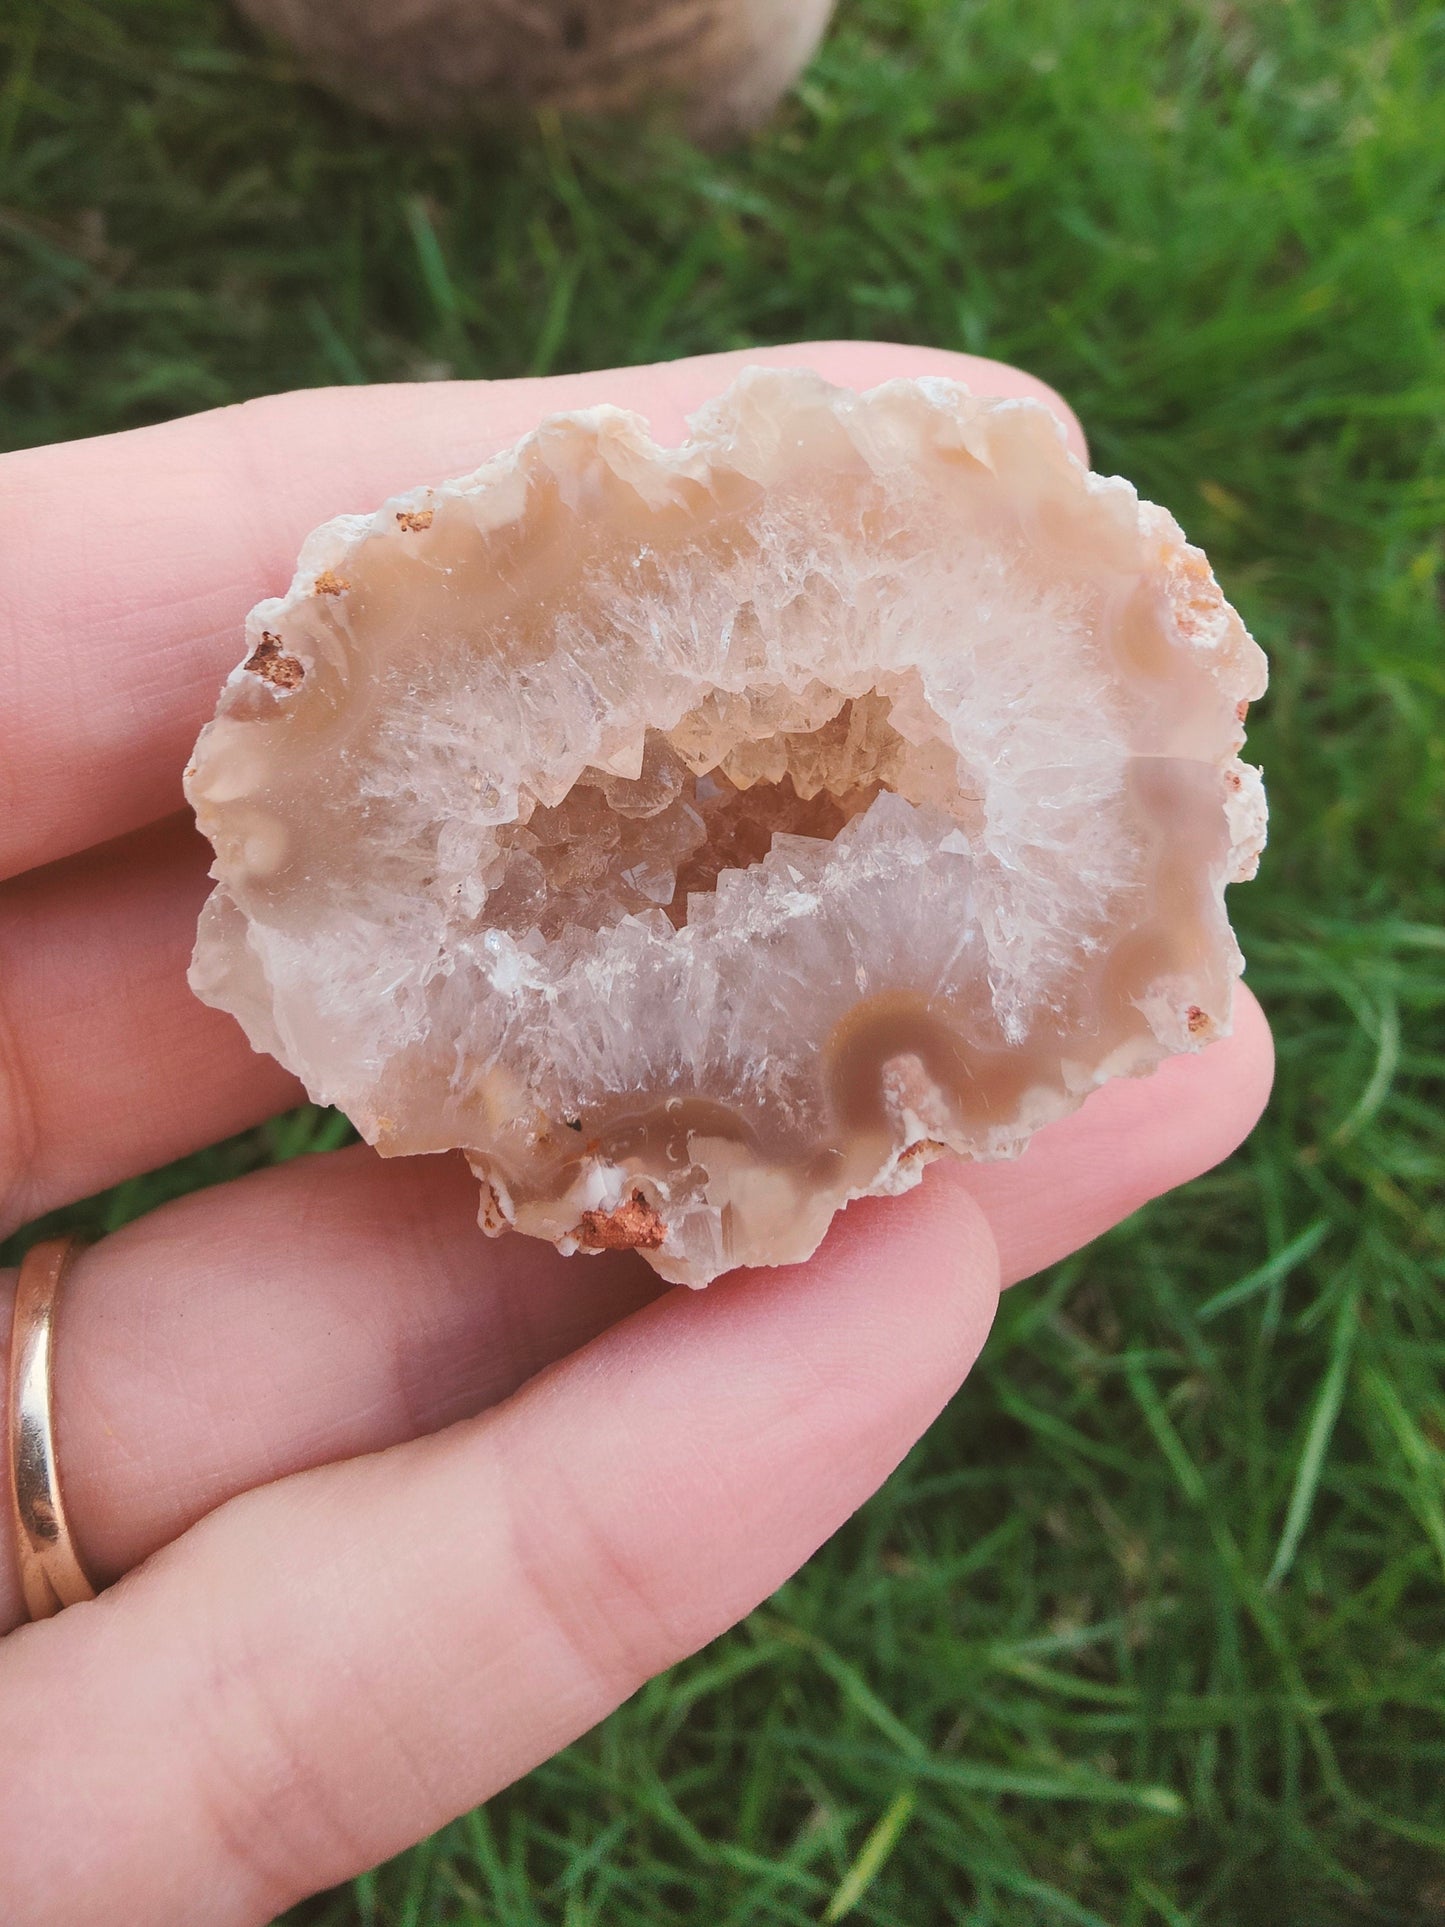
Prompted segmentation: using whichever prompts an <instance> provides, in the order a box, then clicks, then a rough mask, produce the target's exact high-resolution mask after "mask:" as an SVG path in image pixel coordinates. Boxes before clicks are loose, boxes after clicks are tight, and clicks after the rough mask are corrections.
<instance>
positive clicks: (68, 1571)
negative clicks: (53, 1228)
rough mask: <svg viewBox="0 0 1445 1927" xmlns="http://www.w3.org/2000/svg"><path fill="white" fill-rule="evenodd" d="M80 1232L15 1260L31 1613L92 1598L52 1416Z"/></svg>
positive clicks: (19, 1501)
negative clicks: (60, 1311) (64, 1491)
mask: <svg viewBox="0 0 1445 1927" xmlns="http://www.w3.org/2000/svg"><path fill="white" fill-rule="evenodd" d="M79 1249H80V1240H79V1239H78V1238H50V1239H47V1240H46V1241H45V1242H44V1243H43V1244H38V1245H32V1246H31V1248H30V1250H29V1251H27V1252H26V1254H25V1256H24V1258H23V1259H22V1260H21V1264H20V1278H19V1281H18V1283H17V1284H16V1287H15V1311H14V1315H13V1320H12V1323H11V1326H10V1424H9V1434H10V1500H11V1506H12V1509H13V1513H14V1518H15V1550H16V1553H17V1556H18V1558H19V1561H20V1583H21V1586H22V1588H23V1589H24V1593H25V1605H26V1608H27V1610H28V1611H29V1614H30V1617H31V1618H32V1619H49V1618H50V1616H51V1614H52V1613H58V1612H59V1611H60V1609H61V1607H62V1606H74V1605H78V1604H79V1603H80V1601H81V1600H83V1599H94V1597H95V1587H94V1586H92V1585H91V1583H90V1581H89V1579H87V1577H86V1575H85V1569H84V1567H83V1566H82V1565H81V1563H80V1560H79V1558H78V1556H77V1554H76V1550H75V1546H74V1544H73V1543H72V1541H71V1537H70V1527H69V1526H68V1525H67V1524H66V1521H65V1507H64V1505H63V1504H62V1503H61V1498H60V1474H59V1471H58V1470H57V1468H56V1463H55V1427H54V1425H53V1423H52V1421H51V1383H52V1378H53V1359H54V1352H55V1307H56V1303H57V1300H58V1299H59V1296H60V1286H61V1283H62V1281H63V1279H64V1277H65V1273H66V1270H67V1268H68V1266H69V1264H70V1261H71V1259H72V1258H73V1257H74V1256H75V1253H76V1252H77V1251H78V1250H79Z"/></svg>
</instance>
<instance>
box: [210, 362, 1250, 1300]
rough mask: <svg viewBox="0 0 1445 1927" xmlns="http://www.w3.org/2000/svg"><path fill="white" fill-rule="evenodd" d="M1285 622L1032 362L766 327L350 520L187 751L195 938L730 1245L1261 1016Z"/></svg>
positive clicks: (254, 987)
mask: <svg viewBox="0 0 1445 1927" xmlns="http://www.w3.org/2000/svg"><path fill="white" fill-rule="evenodd" d="M1264 681H1265V673H1264V661H1263V658H1262V656H1261V654H1260V652H1259V650H1258V649H1257V648H1256V646H1255V645H1254V643H1253V642H1252V641H1251V640H1250V638H1249V636H1248V635H1247V634H1246V633H1245V630H1244V628H1243V626H1242V625H1241V623H1240V621H1239V618H1238V617H1237V616H1236V615H1235V614H1234V612H1233V610H1231V609H1230V608H1229V606H1228V605H1227V604H1226V603H1225V601H1224V600H1223V598H1222V596H1221V595H1220V592H1219V590H1218V588H1217V587H1216V585H1215V582H1214V579H1213V576H1212V575H1211V573H1210V571H1209V567H1208V564H1207V563H1206V561H1205V559H1204V557H1203V556H1202V555H1201V553H1200V552H1199V551H1198V550H1197V549H1195V548H1191V547H1190V546H1189V545H1188V544H1187V543H1186V542H1185V540H1184V538H1183V536H1182V534H1181V532H1180V530H1179V527H1178V525H1177V524H1176V523H1175V521H1174V520H1173V518H1172V517H1171V516H1170V515H1168V514H1167V513H1166V512H1165V511H1164V510H1162V509H1159V508H1155V507H1153V506H1151V505H1150V504H1148V503H1145V502H1141V501H1140V500H1139V498H1138V496H1137V495H1136V494H1135V491H1134V490H1133V488H1132V487H1130V485H1129V484H1128V483H1127V482H1124V481H1121V480H1119V479H1118V478H1104V477H1100V476H1095V475H1091V474H1089V473H1088V472H1087V471H1086V470H1085V469H1084V467H1083V466H1082V465H1081V464H1080V463H1079V462H1078V461H1077V460H1076V458H1075V457H1074V456H1073V455H1072V454H1071V453H1070V451H1069V450H1068V448H1067V447H1066V446H1065V443H1064V440H1063V437H1062V434H1061V431H1060V429H1059V427H1058V424H1057V422H1056V421H1055V419H1054V417H1053V416H1052V415H1051V414H1050V413H1049V412H1048V411H1047V410H1046V409H1045V408H1044V407H1042V406H1041V405H1039V404H1037V403H1034V402H1030V401H1017V400H1007V401H1003V400H994V399H990V398H988V397H986V396H973V395H971V394H970V393H969V392H968V391H967V390H966V389H965V388H963V387H961V386H959V385H958V384H956V383H953V382H948V381H941V380H921V381H895V382H890V383H888V384H886V385H885V386H884V387H881V388H877V389H874V390H873V391H872V392H871V393H869V394H866V395H857V394H854V393H852V392H850V391H847V390H843V389H839V388H834V387H831V386H829V385H828V384H827V383H825V382H824V381H822V380H820V379H819V378H818V377H816V376H814V375H811V374H807V373H803V372H794V373H788V372H779V371H775V370H763V369H754V370H750V371H749V372H747V373H746V374H744V375H743V376H742V377H741V378H740V379H739V380H738V381H737V382H736V383H735V385H734V386H733V387H732V388H731V389H730V390H729V391H728V392H727V393H726V394H725V395H723V396H722V397H721V399H720V400H718V401H716V402H715V403H713V404H712V405H711V406H709V407H708V408H706V409H705V410H703V411H702V412H701V413H700V414H699V415H697V416H696V417H695V418H694V420H693V422H692V437H691V439H690V440H689V441H688V442H687V443H686V444H684V446H682V447H681V448H675V449H663V448H660V447H658V446H656V445H655V444H654V443H653V441H652V440H651V438H650V436H649V434H648V431H647V427H646V424H645V423H644V422H643V421H641V420H640V419H639V418H638V417H636V416H634V415H629V414H624V413H622V412H620V411H618V410H616V409H612V408H596V409H591V410H588V411H587V412H585V413H581V414H574V415H563V416H557V417H554V418H552V419H550V420H548V421H545V422H543V423H542V424H541V426H540V427H539V428H538V429H537V430H536V432H535V433H534V434H532V435H530V436H528V437H527V438H526V439H525V440H524V441H522V442H521V443H520V444H518V446H517V447H515V448H514V449H512V450H510V451H508V452H507V453H506V454H504V455H501V456H499V457H498V458H497V459H495V460H493V461H491V462H488V463H487V464H486V466H485V467H483V468H481V469H480V470H479V471H478V472H477V473H476V474H474V475H471V476H468V477H467V478H465V479H464V480H461V481H456V482H450V483H446V484H444V485H442V486H439V487H436V488H426V489H421V490H418V491H416V492H415V493H413V494H411V495H408V496H406V497H404V498H401V499H398V500H395V501H392V502H389V503H387V504H386V505H385V507H384V508H382V509H380V510H379V511H378V512H377V513H376V514H374V515H370V516H351V517H343V518H342V519H341V520H339V521H335V522H331V523H328V524H327V525H326V526H325V527H324V528H322V529H320V530H318V531H317V532H316V533H315V534H314V535H313V536H312V537H311V538H310V540H309V541H308V542H307V544H306V546H305V549H304V550H303V553H302V557H301V562H300V567H299V571H298V573H297V575H296V578H295V580H294V582H293V584H292V587H291V590H290V592H289V594H288V595H287V596H286V597H285V598H284V599H281V600H275V601H270V602H265V603H262V604H261V605H260V606H259V607H258V608H257V609H256V610H255V611H254V612H253V613H252V616H251V618H250V623H249V627H248V633H247V647H246V655H245V660H244V662H243V663H242V664H241V666H240V667H239V668H238V669H237V670H236V671H235V672H234V674H233V675H232V676H231V678H230V680H229V681H228V682H227V684H226V686H225V688H224V690H223V692H222V695H221V700H220V705H219V708H218V711H217V714H216V718H215V720H214V721H213V722H211V723H210V724H208V725H207V727H206V728H205V730H204V731H203V732H202V734H201V738H200V742H199V743H198V745H197V748H196V752H195V758H194V761H193V763H192V765H191V767H190V769H189V770H188V772H187V789H188V794H189V796H190V798H191V800H192V802H193V803H194V805H195V809H196V813H197V816H198V818H199V821H200V824H201V827H202V829H203V830H204V831H205V833H206V835H207V836H208V837H209V838H210V839H211V841H212V843H213V844H214V845H215V850H216V863H215V867H214V871H213V874H214V876H215V878H216V888H215V891H214V892H213V894H212V896H211V898H210V901H209V902H208V904H207V905H206V908H205V911H204V913H203V916H202V920H201V927H200V933H199V939H198V942H197V946H196V954H195V960H194V963H193V965H192V969H191V982H192V984H193V986H194V988H195V990H196V991H197V993H198V994H199V995H200V996H201V997H203V998H204V999H205V1000H206V1001H207V1002H208V1003H212V1004H215V1005H218V1006H219V1007H221V1008H222V1009H225V1010H229V1011H231V1012H233V1013H234V1014H235V1016H236V1017H237V1018H238V1019H239V1021H240V1022H241V1024H242V1025H243V1026H244V1027H245V1030H246V1033H247V1035H248V1036H249V1038H250V1039H251V1041H252V1043H253V1044H254V1045H255V1047H256V1048H257V1049H258V1050H263V1051H270V1052H271V1053H273V1054H274V1055H275V1056H276V1057H278V1058H279V1059H280V1060H281V1061H282V1062H283V1063H284V1064H286V1065H288V1066H289V1067H290V1068H291V1069H292V1070H293V1071H295V1072H296V1073H297V1075H298V1076H299V1077H300V1078H301V1079H302V1080H303V1082H304V1083H305V1084H306V1086H307V1088H308V1090H309V1091H310V1092H311V1093H312V1095H313V1096H314V1097H315V1098H316V1099H317V1100H319V1101H322V1102H327V1103H334V1104H337V1105H339V1106H341V1107H342V1108H343V1109H344V1110H345V1111H346V1112H347V1114H348V1115H349V1116H350V1117H351V1118H352V1119H353V1120H354V1121H355V1123H356V1125H357V1128H358V1129H359V1130H360V1131H361V1133H362V1134H363V1136H364V1137H366V1138H367V1139H368V1140H369V1141H370V1142H371V1143H373V1144H374V1145H376V1146H377V1148H378V1149H379V1150H380V1151H382V1152H383V1153H387V1154H395V1153H403V1152H421V1151H441V1150H446V1149H451V1148H454V1147H460V1148H461V1149H462V1150H463V1151H465V1153H466V1155H467V1157H468V1159H469V1160H470V1162H471V1164H472V1166H473V1169H474V1170H475V1171H476V1173H477V1175H478V1177H479V1178H480V1180H481V1184H482V1222H483V1224H484V1225H485V1226H486V1228H487V1229H488V1230H489V1231H500V1230H502V1229H504V1228H505V1227H507V1226H516V1227H517V1228H519V1229H521V1230H523V1231H527V1232H531V1233H534V1234H536V1235H538V1236H540V1237H544V1238H549V1239H552V1240H553V1241H555V1242H556V1243H557V1245H558V1246H559V1248H560V1249H562V1250H564V1251H572V1250H579V1249H580V1250H603V1249H616V1248H630V1249H635V1250H637V1251H638V1252H640V1253H641V1255H642V1256H643V1257H644V1258H645V1259H646V1260H647V1261H648V1263H650V1264H651V1265H653V1266H654V1267H655V1268H656V1269H657V1271H659V1272H660V1273H661V1274H662V1276H663V1277H664V1278H668V1279H675V1280H682V1281H685V1282H687V1283H689V1284H702V1283H705V1282H706V1281H707V1280H708V1279H710V1278H712V1277H714V1276H715V1275H716V1274H717V1273H718V1272H720V1271H723V1270H725V1269H726V1268H728V1267H729V1266H732V1265H736V1264H744V1263H748V1264H776V1263H781V1262H785V1261H790V1260H793V1259H798V1258H802V1257H804V1256H806V1255H807V1254H808V1253H809V1252H810V1251H812V1250H813V1249H814V1247H815V1246H816V1245H817V1243H818V1241H819V1239H820V1238H821V1237H822V1235H823V1233H824V1231H825V1230H826V1228H827V1225H828V1222H829V1219H830V1218H831V1217H832V1215H833V1213H834V1212H835V1211H836V1210H838V1208H839V1207H840V1206H841V1205H843V1204H845V1203H846V1202H847V1201H848V1200H849V1199H851V1198H855V1197H859V1196H862V1195H865V1194H869V1193H880V1192H896V1191H899V1190H902V1189H904V1188H906V1187H907V1186H908V1185H909V1184H911V1183H913V1182H915V1181H916V1179H917V1178H918V1176H919V1174H920V1172H921V1169H922V1166H923V1164H924V1163H925V1162H926V1161H927V1160H928V1159H930V1158H932V1157H935V1156H937V1155H940V1154H941V1153H943V1152H946V1151H951V1152H954V1153H956V1154H958V1155H959V1156H962V1157H967V1158H996V1157H1007V1156H1011V1155H1013V1154H1015V1153H1016V1152H1018V1151H1019V1150H1021V1149H1022V1147H1023V1146H1024V1145H1025V1144H1026V1142H1027V1140H1028V1138H1029V1137H1030V1135H1031V1134H1032V1133H1033V1132H1034V1131H1036V1130H1037V1129H1038V1128H1039V1127H1040V1126H1041V1125H1044V1124H1047V1123H1048V1122H1049V1121H1050V1120H1051V1119H1054V1118H1058V1117H1060V1116H1062V1115H1063V1114H1065V1113H1066V1112H1068V1111H1071V1110H1073V1109H1074V1108H1075V1107H1076V1106H1077V1105H1078V1104H1080V1103H1081V1102H1082V1100H1083V1099H1084V1097H1085V1096H1086V1095H1087V1094H1088V1092H1089V1091H1091V1090H1093V1089H1094V1088H1095V1087H1096V1086H1097V1085H1099V1084H1100V1083H1102V1082H1103V1081H1104V1080H1105V1079H1106V1078H1110V1077H1115V1076H1120V1075H1132V1074H1138V1073H1141V1072H1144V1071H1148V1070H1150V1069H1152V1068H1153V1067H1154V1066H1155V1065H1157V1064H1158V1063H1159V1061H1160V1060H1161V1059H1162V1058H1164V1057H1165V1056H1167V1055H1169V1054H1170V1053H1172V1052H1175V1051H1186V1050H1194V1049H1198V1048H1200V1047H1201V1046H1202V1045H1204V1044H1206V1043H1208V1042H1209V1040H1210V1039H1211V1038H1214V1037H1218V1036H1220V1035H1221V1034H1222V1033H1223V1032H1225V1031H1226V1030H1227V1029H1228V1026H1229V1021H1230V1004H1231V993H1232V988H1233V982H1234V978H1235V977H1236V975H1237V974H1238V971H1239V969H1240V968H1241V959H1240V956H1239V952H1238V949H1237V947H1236V945H1235V942H1234V939H1233V936H1232V935H1231V932H1230V929H1229V925H1228V922H1227V920H1226V916H1225V912H1224V903H1223V898H1224V887H1225V885H1226V884H1227V883H1229V882H1230V881H1232V880H1235V879H1238V878H1241V877H1246V876H1249V875H1251V874H1252V873H1253V870H1254V868H1255V865H1256V862H1257V859H1258V854H1259V850H1260V848H1261V845H1262V843H1263V838H1264V802H1263V793H1262V790H1261V786H1260V782H1259V778H1258V774H1257V772H1256V771H1254V770H1253V769H1251V768H1249V767H1248V766H1247V765H1245V764H1243V763H1241V762H1240V760H1239V756H1238V751H1239V749H1240V746H1241V744H1242V742H1243V739H1244V729H1243V721H1244V713H1245V708H1246V706H1247V704H1248V703H1249V702H1250V700H1252V699H1253V698H1254V697H1256V696H1257V695H1259V694H1260V692H1261V690H1262V689H1263V687H1264Z"/></svg>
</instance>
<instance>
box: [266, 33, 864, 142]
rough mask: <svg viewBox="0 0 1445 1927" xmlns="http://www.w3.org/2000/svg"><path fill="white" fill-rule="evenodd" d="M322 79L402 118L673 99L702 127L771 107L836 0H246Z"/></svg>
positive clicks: (593, 108) (388, 116)
mask: <svg viewBox="0 0 1445 1927" xmlns="http://www.w3.org/2000/svg"><path fill="white" fill-rule="evenodd" d="M237 4H238V6H239V7H240V10H241V12H242V13H243V14H245V15H246V16H247V18H248V19H250V20H252V21H253V22H254V23H255V24H256V25H257V26H258V27H261V28H262V29H263V30H265V31H266V32H268V33H271V34H274V35H276V36H277V37H278V38H279V39H281V40H283V41H286V42H288V43H289V44H290V45H291V46H293V47H294V48H295V49H296V51H297V53H298V54H299V55H300V57H301V60H302V62H303V63H304V65H305V67H306V69H307V71H308V72H309V73H311V74H312V75H313V76H314V78H315V79H316V80H318V81H320V82H321V83H322V85H323V86H326V87H329V88H331V89H332V91H333V92H335V93H337V94H340V95H341V96H342V97H343V98H344V99H347V100H350V101H353V102H354V103H356V105H358V106H360V107H363V108H365V109H367V110H368V111H369V112H371V113H373V114H377V115H379V116H380V117H381V118H382V119H384V120H388V121H392V122H395V123H398V124H406V123H414V124H419V125H425V126H435V125H436V124H437V123H438V122H447V121H467V120H471V121H476V120H482V119H492V118H497V117H500V116H504V115H506V114H509V113H510V114H516V113H517V112H518V111H525V110H527V109H529V108H534V107H551V108H556V109H558V110H559V111H561V112H564V113H577V114H632V113H636V112H639V111H642V110H646V109H656V110H661V111H664V112H668V111H670V112H671V113H672V114H674V115H675V116H677V117H678V118H679V119H680V121H681V123H682V125H683V126H684V127H685V128H686V130H687V131H688V133H690V134H691V135H692V136H693V137H694V138H695V139H697V140H701V141H705V142H715V141H723V140H726V139H728V138H729V137H730V136H732V135H736V134H739V133H743V132H745V131H746V130H747V129H748V128H750V127H756V126H757V125H758V124H759V123H760V122H762V121H764V120H766V118H767V117H768V115H769V114H770V113H771V112H772V110H773V108H774V107H775V106H776V105H777V103H778V101H779V100H780V99H781V98H782V96H783V94H784V93H785V92H786V91H787V89H788V88H789V87H790V86H791V84H792V83H793V81H794V80H795V79H796V78H797V76H798V74H799V73H800V72H801V70H802V68H803V67H804V65H805V64H806V63H807V61H808V59H809V57H810V56H811V55H812V53H813V50H814V48H815V47H816V46H817V44H818V42H819V40H821V38H822V36H823V30H824V28H825V27H826V26H827V24H828V19H829V17H830V15H831V14H832V11H833V5H834V0H237Z"/></svg>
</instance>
